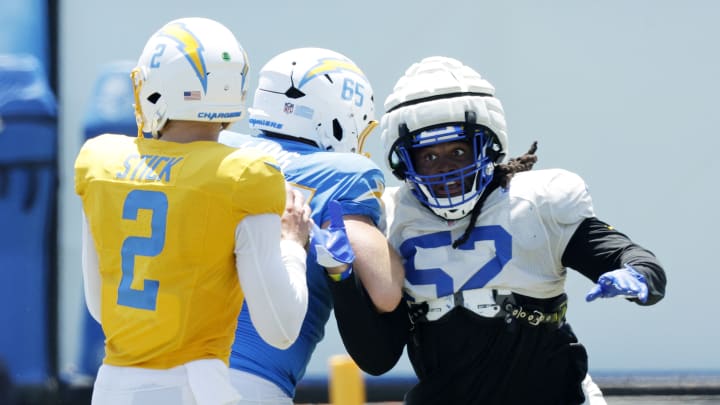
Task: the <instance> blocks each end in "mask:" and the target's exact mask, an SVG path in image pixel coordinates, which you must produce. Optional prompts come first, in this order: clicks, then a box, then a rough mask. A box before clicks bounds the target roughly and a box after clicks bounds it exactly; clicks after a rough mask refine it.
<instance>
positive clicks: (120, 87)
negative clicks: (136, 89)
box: [77, 61, 137, 378]
mask: <svg viewBox="0 0 720 405" xmlns="http://www.w3.org/2000/svg"><path fill="white" fill-rule="evenodd" d="M134 67H135V62H132V61H114V62H111V63H108V64H106V65H104V66H103V67H102V68H101V70H100V73H99V74H98V77H97V79H96V81H95V87H94V89H93V94H92V96H91V97H90V102H89V105H88V108H87V110H86V113H85V121H84V135H85V139H89V138H92V137H95V136H97V135H100V134H105V133H114V134H124V135H131V136H134V135H137V124H136V122H135V114H134V110H133V103H134V98H133V89H132V81H131V80H130V71H131V70H132V69H133V68H134ZM82 312H83V315H82V328H83V333H82V339H81V341H80V342H79V349H78V353H79V356H80V358H79V360H78V370H77V371H78V372H79V373H80V374H81V375H85V376H90V377H92V378H94V377H95V375H96V374H97V370H98V367H100V364H101V363H102V359H103V356H104V355H105V351H104V347H103V346H104V339H105V336H104V335H103V331H102V328H101V327H100V325H99V324H98V323H97V322H96V321H95V319H93V318H92V316H90V312H88V310H87V308H86V307H85V304H84V302H83V307H82Z"/></svg>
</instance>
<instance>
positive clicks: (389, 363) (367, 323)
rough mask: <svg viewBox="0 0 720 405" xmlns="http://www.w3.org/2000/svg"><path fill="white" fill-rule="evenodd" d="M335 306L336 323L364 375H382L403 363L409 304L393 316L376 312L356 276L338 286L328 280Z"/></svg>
mask: <svg viewBox="0 0 720 405" xmlns="http://www.w3.org/2000/svg"><path fill="white" fill-rule="evenodd" d="M326 278H327V280H328V284H329V286H330V291H331V292H332V296H333V301H334V306H335V320H336V322H337V325H338V330H339V332H340V337H341V338H342V341H343V344H344V345H345V349H346V350H347V352H348V354H350V356H351V357H352V358H353V360H354V361H355V363H357V365H358V366H359V367H360V369H362V370H363V371H364V372H366V373H368V374H371V375H381V374H384V373H386V372H388V371H389V370H390V369H392V368H393V367H394V366H395V364H396V363H397V362H398V360H399V359H400V356H401V355H402V352H403V348H404V347H405V343H406V342H407V339H408V330H409V328H410V318H409V317H408V312H407V305H406V304H405V300H401V301H400V304H399V305H398V306H397V308H395V310H393V311H392V312H388V313H384V314H380V313H378V312H377V311H376V310H375V307H374V306H373V304H372V301H371V300H370V298H369V297H368V295H367V292H366V291H365V288H364V287H363V286H362V283H361V282H360V281H359V280H358V279H357V278H356V276H355V273H352V274H351V276H350V277H348V278H347V279H345V280H342V281H339V282H336V281H333V280H332V279H330V278H329V277H326Z"/></svg>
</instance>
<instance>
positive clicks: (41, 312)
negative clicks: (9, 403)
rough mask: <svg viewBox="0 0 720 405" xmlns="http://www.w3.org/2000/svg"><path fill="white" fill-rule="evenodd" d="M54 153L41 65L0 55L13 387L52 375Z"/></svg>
mask: <svg viewBox="0 0 720 405" xmlns="http://www.w3.org/2000/svg"><path fill="white" fill-rule="evenodd" d="M57 153H58V134H57V107H56V101H55V96H54V95H53V93H52V91H51V90H50V87H49V85H48V82H47V78H46V74H45V71H44V68H43V67H42V65H41V63H40V62H39V61H38V59H37V58H36V57H34V56H30V55H29V54H28V55H25V54H16V55H13V54H5V55H0V308H2V311H0V325H2V326H1V327H2V332H0V359H1V360H2V361H3V362H4V363H5V364H6V366H7V368H8V369H9V372H10V377H11V378H12V380H13V383H14V384H15V385H40V384H46V383H47V382H48V381H49V380H50V379H51V378H53V377H54V375H55V369H56V365H55V362H56V360H55V358H56V340H57V338H56V330H55V329H56V328H55V325H56V319H57V314H56V311H57V307H56V298H55V297H56V280H57V274H56V266H57V265H56V262H57V260H56V256H57V254H56V251H57V247H56V245H57V243H56V242H57V236H56V231H57V209H56V207H57V190H58V168H57V159H58V157H57Z"/></svg>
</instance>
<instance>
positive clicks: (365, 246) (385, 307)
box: [345, 219, 404, 313]
mask: <svg viewBox="0 0 720 405" xmlns="http://www.w3.org/2000/svg"><path fill="white" fill-rule="evenodd" d="M345 226H346V227H347V230H348V236H349V239H350V244H351V245H352V248H353V251H355V261H354V262H353V271H354V272H355V274H357V275H358V277H359V278H360V280H361V281H362V284H363V286H364V287H365V289H366V290H367V293H368V295H369V296H370V299H371V300H372V303H373V304H374V306H375V308H376V309H377V310H378V311H379V312H381V313H383V312H391V311H392V310H394V309H395V308H396V307H397V306H398V304H399V303H400V300H401V299H402V286H403V278H404V270H403V267H402V261H401V259H400V257H399V255H398V254H397V253H396V252H395V250H394V249H393V248H392V247H391V246H390V245H389V244H388V243H387V240H386V239H385V236H384V235H383V234H382V233H381V232H380V231H379V230H378V229H377V228H376V227H375V226H374V225H372V224H369V223H366V222H362V221H358V220H348V219H346V220H345Z"/></svg>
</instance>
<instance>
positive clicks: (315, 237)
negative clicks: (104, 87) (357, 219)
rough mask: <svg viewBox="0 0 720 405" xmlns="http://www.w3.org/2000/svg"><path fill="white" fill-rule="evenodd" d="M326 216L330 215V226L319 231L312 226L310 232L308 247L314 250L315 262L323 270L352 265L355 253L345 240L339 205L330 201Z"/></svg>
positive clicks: (318, 228) (317, 227) (346, 239)
mask: <svg viewBox="0 0 720 405" xmlns="http://www.w3.org/2000/svg"><path fill="white" fill-rule="evenodd" d="M328 214H329V215H330V226H329V227H328V228H327V229H321V228H320V227H319V226H317V225H315V224H313V228H312V230H311V232H310V234H311V235H310V246H311V248H312V249H315V253H316V256H317V262H318V264H319V265H321V266H323V267H325V268H328V267H338V266H341V265H343V264H348V265H349V264H352V262H353V261H354V260H355V252H353V250H352V247H351V246H350V241H349V240H348V238H347V232H346V231H345V223H344V222H343V210H342V206H341V205H340V203H339V202H337V201H336V200H332V201H330V202H329V203H328Z"/></svg>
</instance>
